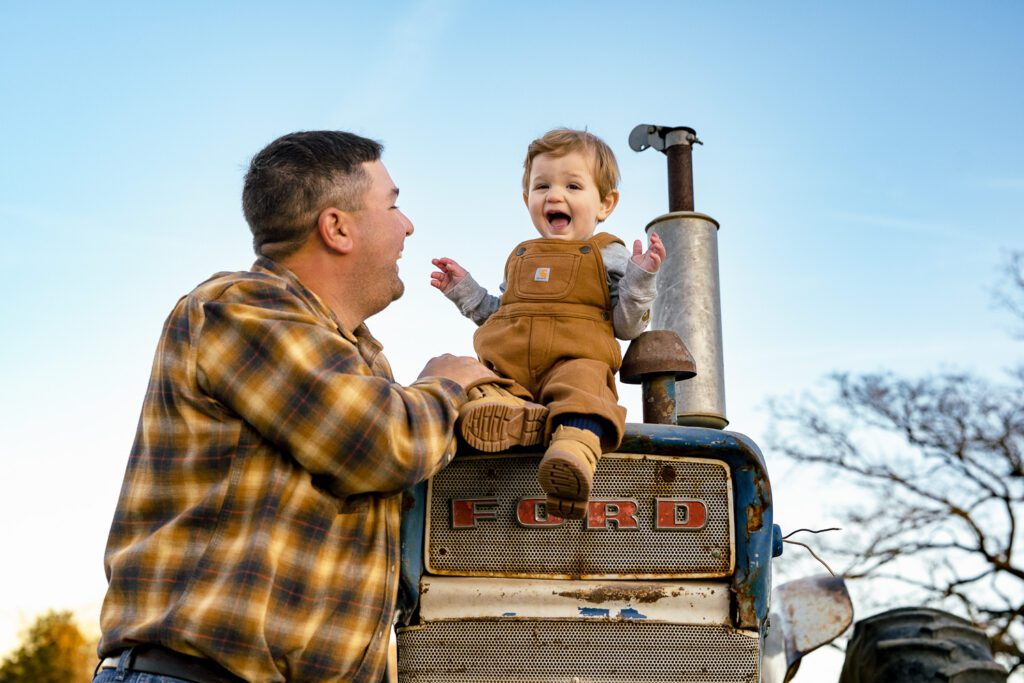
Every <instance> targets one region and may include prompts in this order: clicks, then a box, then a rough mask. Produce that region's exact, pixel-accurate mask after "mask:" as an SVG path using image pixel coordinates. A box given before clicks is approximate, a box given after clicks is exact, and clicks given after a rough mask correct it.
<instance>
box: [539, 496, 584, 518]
mask: <svg viewBox="0 0 1024 683" xmlns="http://www.w3.org/2000/svg"><path fill="white" fill-rule="evenodd" d="M544 504H545V505H546V506H547V509H548V514H549V515H553V516H555V517H561V518H562V519H583V518H584V517H586V516H587V505H588V503H587V501H585V500H565V499H564V498H556V497H555V496H548V498H547V501H546V502H545V503H544Z"/></svg>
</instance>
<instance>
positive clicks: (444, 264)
mask: <svg viewBox="0 0 1024 683" xmlns="http://www.w3.org/2000/svg"><path fill="white" fill-rule="evenodd" d="M430 262H431V263H433V264H434V266H436V267H437V268H440V270H435V271H434V272H433V273H431V274H430V284H432V285H433V286H434V287H437V288H438V289H440V290H441V291H442V292H444V293H445V294H447V293H448V292H450V291H451V290H452V287H454V286H455V285H457V284H459V283H460V282H462V278H464V277H466V269H465V268H463V267H462V266H460V265H459V264H458V263H457V262H455V261H453V260H451V259H450V258H446V257H442V258H436V259H431V261H430Z"/></svg>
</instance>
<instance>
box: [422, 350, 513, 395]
mask: <svg viewBox="0 0 1024 683" xmlns="http://www.w3.org/2000/svg"><path fill="white" fill-rule="evenodd" d="M424 377H444V378H445V379H450V380H452V381H453V382H456V383H458V384H459V385H460V386H462V387H463V388H465V387H468V386H469V385H470V384H473V383H475V382H479V381H480V380H486V379H494V378H496V377H497V375H495V374H494V373H493V372H491V371H490V370H488V369H487V368H486V367H484V366H483V365H481V364H480V363H478V362H477V360H476V358H470V357H469V356H453V355H452V354H450V353H446V354H444V355H441V356H437V357H436V358H431V359H430V360H428V361H427V364H426V365H424V366H423V371H422V372H420V376H419V377H418V378H417V379H422V378H424Z"/></svg>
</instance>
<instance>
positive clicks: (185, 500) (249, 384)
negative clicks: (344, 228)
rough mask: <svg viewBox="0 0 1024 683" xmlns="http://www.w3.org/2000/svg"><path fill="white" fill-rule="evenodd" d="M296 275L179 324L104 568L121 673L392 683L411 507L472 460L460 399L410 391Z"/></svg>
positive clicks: (205, 308) (267, 275)
mask: <svg viewBox="0 0 1024 683" xmlns="http://www.w3.org/2000/svg"><path fill="white" fill-rule="evenodd" d="M380 351H381V347H380V345H379V344H378V343H377V342H376V340H374V339H373V337H371V336H370V334H369V332H368V331H367V330H366V328H365V326H360V328H359V329H357V330H355V331H354V332H349V331H346V330H344V329H341V327H340V325H339V324H338V322H337V319H336V318H335V317H334V315H333V314H332V313H331V311H330V309H328V308H327V307H326V306H325V305H324V304H323V303H322V302H321V301H320V300H319V298H318V297H317V296H316V295H315V294H313V293H312V292H311V291H309V290H308V289H306V288H305V287H303V285H302V284H301V282H299V280H298V279H297V278H296V277H295V276H294V275H293V274H292V273H291V272H289V271H288V270H286V269H285V268H283V267H281V266H280V265H278V264H275V263H274V262H272V261H270V260H267V259H262V258H261V259H260V260H258V261H257V262H256V264H255V265H254V266H253V270H252V271H251V272H241V273H219V274H217V275H215V276H213V277H212V278H211V279H209V280H207V281H206V282H204V283H203V284H201V285H199V286H198V287H197V288H196V289H195V290H194V291H193V292H191V293H190V294H189V295H187V296H185V297H183V298H182V299H181V300H180V301H179V302H178V304H177V306H176V307H175V309H174V311H173V312H172V313H171V315H170V317H169V318H168V320H167V322H166V324H165V326H164V330H163V334H162V336H161V339H160V343H159V346H158V348H157V352H156V358H155V360H154V364H153V371H152V376H151V378H150V384H149V388H148V390H147V393H146V399H145V403H144V405H143V408H142V416H141V418H140V422H139V429H138V434H137V435H136V439H135V444H134V446H133V448H132V453H131V457H130V458H129V461H128V467H127V471H126V472H125V477H124V484H123V486H122V489H121V495H120V498H119V500H118V504H117V509H116V511H115V514H114V520H113V524H112V526H111V530H110V537H109V540H108V543H107V549H106V553H105V568H106V573H107V578H108V581H109V588H108V591H107V595H106V599H105V601H104V604H103V611H102V616H101V625H102V629H103V638H102V640H101V642H100V646H99V651H100V653H101V655H103V656H106V655H109V654H111V653H114V652H116V651H118V650H120V649H123V648H125V647H129V646H131V645H133V644H136V643H149V644H157V645H163V646H165V647H169V648H172V649H174V650H177V651H179V652H183V653H186V654H192V655H197V656H202V657H207V658H209V659H212V660H214V661H216V662H218V663H220V664H222V665H223V666H225V667H226V668H228V669H230V670H231V671H232V672H234V673H235V674H237V675H239V676H241V677H242V678H244V679H246V680H248V681H254V682H260V683H269V682H271V681H286V680H287V681H372V682H373V683H377V682H378V681H380V679H381V676H382V675H383V672H384V666H385V660H386V651H387V642H388V634H389V631H390V628H391V623H392V620H393V610H394V602H395V595H396V590H397V583H398V581H397V579H398V577H397V572H398V559H399V558H398V544H399V538H398V533H399V531H398V529H399V516H400V508H401V492H402V491H403V490H404V489H407V488H409V487H411V486H412V485H413V484H415V483H417V482H419V481H421V480H423V479H425V478H427V477H429V476H430V475H432V474H433V473H434V472H436V471H437V470H438V469H440V468H441V467H442V466H444V465H445V464H446V463H447V462H448V461H449V460H450V459H451V457H452V456H453V455H454V450H455V443H454V441H453V439H452V427H453V424H454V421H455V418H456V416H457V413H458V408H459V406H460V405H461V403H462V402H463V401H465V393H464V392H463V391H462V389H461V388H460V387H459V386H458V385H457V384H455V383H454V382H451V381H449V380H444V379H424V380H421V381H418V382H416V383H415V384H413V385H412V386H410V387H402V386H399V385H397V384H395V383H394V381H393V378H392V375H391V369H390V367H389V366H388V364H387V361H386V360H385V358H384V356H383V355H382V354H381V353H380Z"/></svg>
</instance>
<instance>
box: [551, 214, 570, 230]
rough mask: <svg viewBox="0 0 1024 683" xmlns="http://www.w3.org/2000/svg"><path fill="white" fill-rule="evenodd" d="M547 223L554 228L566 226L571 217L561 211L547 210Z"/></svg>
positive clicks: (559, 228) (558, 228)
mask: <svg viewBox="0 0 1024 683" xmlns="http://www.w3.org/2000/svg"><path fill="white" fill-rule="evenodd" d="M547 219H548V225H550V226H551V227H552V228H554V229H556V230H561V229H562V228H565V227H568V225H569V223H571V222H572V218H571V217H570V216H569V214H567V213H562V212H561V211H549V212H548V214H547Z"/></svg>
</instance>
